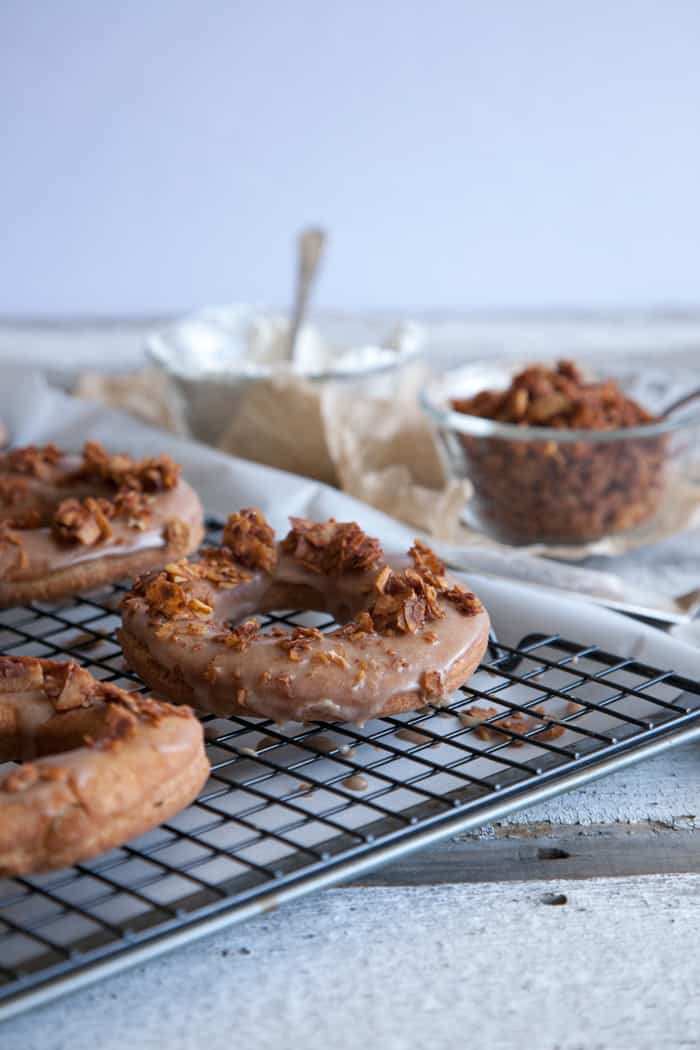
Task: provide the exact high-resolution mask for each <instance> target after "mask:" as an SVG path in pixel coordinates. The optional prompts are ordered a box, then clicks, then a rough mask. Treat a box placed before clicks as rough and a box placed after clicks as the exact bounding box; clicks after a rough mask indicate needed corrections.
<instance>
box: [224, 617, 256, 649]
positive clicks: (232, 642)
mask: <svg viewBox="0 0 700 1050" xmlns="http://www.w3.org/2000/svg"><path fill="white" fill-rule="evenodd" d="M259 631H260V624H259V623H258V622H257V620H246V621H245V623H239V624H238V626H237V627H234V628H232V629H231V630H230V631H229V633H228V634H227V635H225V636H224V638H223V641H224V645H227V646H228V647H229V649H236V650H237V651H239V652H244V651H245V650H246V649H247V648H248V646H249V645H250V643H251V642H252V641H253V639H254V638H255V637H256V636H257V635H258V633H259Z"/></svg>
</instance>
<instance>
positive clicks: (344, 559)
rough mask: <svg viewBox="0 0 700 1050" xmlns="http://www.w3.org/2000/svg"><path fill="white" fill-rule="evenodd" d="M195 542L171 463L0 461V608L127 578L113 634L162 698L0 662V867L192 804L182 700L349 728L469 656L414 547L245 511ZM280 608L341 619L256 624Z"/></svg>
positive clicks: (476, 618) (189, 496) (479, 642)
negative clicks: (319, 625) (279, 534)
mask: <svg viewBox="0 0 700 1050" xmlns="http://www.w3.org/2000/svg"><path fill="white" fill-rule="evenodd" d="M202 537H203V516H202V508H201V504H200V502H199V499H198V497H197V495H196V493H195V492H194V491H193V490H192V489H191V488H190V487H189V486H188V485H187V484H186V482H184V481H183V480H182V479H181V478H180V469H179V467H178V465H177V464H176V463H174V462H173V461H172V460H171V459H170V458H169V457H168V456H158V457H155V458H150V459H145V460H141V461H137V460H134V459H132V458H131V457H129V456H125V455H110V454H108V453H107V452H106V451H105V450H104V449H103V448H102V447H101V446H100V445H98V444H96V443H94V442H89V443H88V444H86V445H85V448H84V449H83V452H82V454H81V455H70V454H67V453H64V452H62V451H60V450H59V449H58V448H56V447H55V446H53V445H48V446H45V447H43V448H36V447H31V448H23V449H14V450H11V451H9V452H6V453H5V454H4V455H0V606H3V607H4V606H9V605H14V604H18V603H23V602H28V601H33V600H43V601H46V600H54V599H58V598H61V597H64V596H66V595H72V594H76V593H78V592H81V591H84V590H86V589H90V588H95V587H98V586H102V585H104V584H107V583H110V582H114V581H116V580H118V579H122V578H123V577H125V576H132V577H134V582H133V586H132V590H131V591H130V592H129V593H127V594H126V596H125V597H124V599H123V602H122V609H121V612H122V628H121V630H120V631H119V640H120V643H121V645H122V649H123V652H124V655H125V657H126V659H127V661H128V663H129V665H130V666H131V668H132V669H133V670H134V671H135V672H136V673H137V674H138V675H140V677H141V678H142V679H143V680H144V682H145V683H146V684H147V685H148V686H149V687H151V688H152V689H153V690H154V691H156V692H157V694H158V695H159V696H161V697H163V698H165V700H166V701H170V702H171V703H167V702H163V701H160V700H151V699H146V698H144V697H143V696H142V695H141V694H130V693H126V692H124V691H123V690H121V689H118V688H117V687H115V686H113V685H111V684H108V683H104V682H97V681H96V680H95V679H93V678H92V676H91V675H90V674H89V673H88V672H87V671H86V670H85V669H84V668H81V667H78V665H77V664H75V663H59V662H57V661H51V660H39V659H34V658H32V657H7V656H6V657H0V760H4V761H7V760H20V761H21V762H22V765H19V766H14V767H12V768H11V769H10V771H9V772H6V773H5V774H4V776H3V772H2V771H1V770H0V874H18V873H25V872H30V871H43V870H47V869H50V868H55V867H60V866H63V865H65V864H71V863H76V862H77V861H79V860H84V859H86V858H88V857H91V856H94V855H95V854H96V853H98V852H100V851H102V850H104V849H108V848H112V847H113V846H115V845H118V844H119V843H121V842H124V841H125V840H126V839H128V838H129V837H131V836H133V835H135V834H140V833H142V832H143V831H145V830H146V829H147V828H150V827H152V826H154V825H155V824H156V823H159V822H160V821H162V820H163V819H167V817H169V816H171V815H172V814H173V813H175V812H177V810H178V809H180V808H181V807H182V806H184V805H187V804H188V803H189V802H191V801H192V799H193V798H194V797H195V796H196V795H197V793H198V791H199V790H200V789H201V787H202V785H203V783H204V782H205V780H206V777H207V772H208V763H207V760H206V757H205V754H204V746H203V735H202V730H201V726H200V723H199V721H198V720H197V718H196V717H195V715H194V714H193V712H192V710H191V708H190V707H188V706H183V705H192V706H193V707H196V708H197V709H199V710H200V711H204V712H211V713H214V714H216V715H220V716H228V715H236V714H244V715H246V716H248V717H254V718H272V719H274V720H275V721H277V722H286V721H310V720H313V721H326V722H329V721H331V722H332V721H352V722H359V723H364V722H366V721H367V720H368V719H370V718H374V717H378V716H381V715H388V714H396V713H399V712H403V711H410V710H413V709H416V708H419V707H422V706H424V705H426V704H431V703H439V702H440V700H441V698H443V697H444V696H446V695H449V694H450V693H451V692H453V691H454V690H455V689H456V688H457V687H459V686H460V685H462V684H463V683H464V682H465V681H466V680H467V678H468V677H469V676H470V675H471V674H472V672H473V671H474V670H475V668H476V667H477V665H478V664H479V662H480V660H481V657H482V656H483V653H484V650H485V648H486V645H487V642H488V632H489V618H488V614H487V613H486V611H485V609H484V608H483V606H482V604H481V602H480V601H479V599H478V598H477V597H476V595H474V594H473V593H472V592H471V591H469V590H467V589H465V588H464V587H463V586H461V585H460V583H459V582H458V581H457V580H455V579H452V578H450V577H449V576H448V575H447V574H446V573H445V566H444V564H443V563H442V562H441V561H440V560H439V558H437V556H436V555H435V554H434V553H433V551H431V550H430V549H429V548H428V547H426V546H425V545H424V544H422V543H421V542H420V541H418V540H417V541H416V542H415V543H414V545H413V546H412V547H411V548H410V550H409V551H408V552H407V553H406V555H404V556H394V555H392V556H389V555H386V554H385V553H384V551H383V550H382V547H381V544H380V542H379V540H377V539H375V538H373V537H370V536H368V535H366V534H365V533H364V532H363V531H362V529H361V528H360V527H359V525H357V524H356V523H355V522H336V521H334V520H333V519H331V520H329V521H326V522H315V521H309V520H306V519H300V518H292V519H291V529H290V531H289V532H288V534H287V535H286V536H285V537H284V538H283V539H282V540H281V541H277V540H276V538H275V535H274V532H273V530H272V529H271V527H270V526H269V525H268V523H267V521H266V520H265V518H264V517H263V515H262V514H261V512H260V511H257V510H241V511H237V512H234V513H233V514H231V516H230V517H229V519H228V522H227V524H226V527H225V529H224V532H223V542H222V544H221V546H218V547H206V548H203V549H201V550H199V551H198V553H196V554H195V556H194V557H192V558H190V557H188V555H191V554H193V552H195V551H197V549H198V548H199V545H200V543H201V541H202ZM281 608H287V609H288V608H295V609H308V610H315V611H324V612H327V613H329V614H330V615H331V616H332V617H333V619H334V620H335V621H336V622H337V625H338V626H336V627H335V628H334V629H332V630H331V631H330V632H328V633H322V632H321V631H319V630H318V629H316V628H312V627H296V628H293V629H290V630H285V629H281V628H274V629H273V630H272V631H271V632H269V633H267V632H264V631H263V630H262V629H261V627H260V624H259V623H258V621H257V619H256V618H255V615H256V614H257V613H263V612H266V611H271V610H274V609H281ZM172 704H175V705H177V706H172ZM1 814H4V819H3V817H2V816H1Z"/></svg>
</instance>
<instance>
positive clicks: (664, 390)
mask: <svg viewBox="0 0 700 1050" xmlns="http://www.w3.org/2000/svg"><path fill="white" fill-rule="evenodd" d="M529 363H531V362H520V363H512V362H508V363H505V362H503V363H498V362H497V363H494V362H483V361H482V362H474V363H472V364H469V365H465V366H463V367H461V368H457V369H454V370H451V371H449V372H446V373H444V374H443V375H441V376H439V377H438V378H436V379H434V380H433V381H432V382H431V383H430V384H429V385H428V387H427V388H426V389H425V390H424V391H423V393H422V396H421V401H422V405H423V408H424V409H425V410H426V411H427V413H428V415H429V416H430V417H431V419H432V420H433V422H434V423H435V424H436V426H437V430H438V433H439V436H440V439H441V443H442V446H443V449H444V452H445V454H446V459H447V464H448V467H449V471H450V473H451V475H452V476H453V477H455V478H458V479H460V480H463V479H468V480H469V481H470V482H471V484H472V486H473V497H472V498H471V499H470V500H469V502H468V504H467V506H466V508H465V514H464V517H465V520H466V522H467V523H468V524H469V525H471V526H472V527H475V528H477V529H479V530H480V531H482V532H484V533H486V534H487V535H489V536H491V537H493V538H494V539H497V540H499V541H501V542H505V543H509V544H516V545H524V544H536V543H546V544H552V545H557V544H566V545H579V544H584V543H589V542H592V541H595V540H598V539H601V538H602V537H605V536H608V535H611V534H613V533H620V532H624V531H627V530H632V529H638V528H640V527H642V526H645V527H646V526H649V524H650V523H651V522H653V520H654V518H655V517H656V515H657V514H658V512H659V511H660V509H661V507H662V505H663V503H664V501H665V500H668V499H673V498H675V493H676V491H677V487H678V486H682V488H683V491H684V494H685V495H687V488H688V486H689V485H690V486H696V487H697V496H698V499H699V500H700V407H699V404H698V402H694V403H691V404H689V405H688V406H687V407H686V408H685V409H684V410H682V411H681V410H679V411H678V412H677V413H674V414H673V415H672V417H671V418H669V419H667V420H664V421H661V422H658V423H649V424H644V425H641V426H634V427H628V428H625V429H616V430H573V429H572V430H569V429H559V428H553V427H540V426H533V425H532V424H517V423H501V422H496V421H494V420H490V419H484V418H482V417H480V416H475V415H469V414H466V413H464V412H458V411H456V410H455V409H454V408H453V407H452V401H453V400H454V399H462V398H469V397H473V396H474V395H475V394H477V393H479V392H480V391H483V390H505V389H507V388H508V387H509V385H510V382H511V379H512V377H513V376H514V375H515V374H517V373H518V372H520V371H522V369H523V368H525V367H527V364H529ZM538 363H539V362H538ZM542 363H544V364H545V365H546V366H548V367H555V365H556V362H549V361H545V362H542ZM577 364H579V366H580V367H581V368H582V370H583V371H584V373H588V374H589V375H591V376H592V370H591V369H589V368H587V367H586V362H585V361H583V362H581V361H580V360H579V361H577ZM595 377H596V378H600V379H615V380H616V381H617V383H618V384H619V386H620V387H621V388H622V390H623V392H624V393H625V394H626V395H627V396H629V397H632V398H634V399H635V400H636V401H638V402H639V403H640V404H641V405H643V406H644V407H645V408H646V409H648V410H649V411H650V412H652V413H653V414H654V415H659V414H660V413H661V412H662V411H663V410H664V409H665V407H666V406H667V405H669V404H671V403H672V402H674V401H675V400H676V399H677V398H679V397H681V396H683V395H684V394H686V393H689V392H690V391H691V390H694V389H696V388H697V386H698V373H697V371H695V370H693V369H689V368H682V367H676V368H673V367H661V366H654V365H650V364H649V362H648V360H647V361H645V362H635V361H630V360H628V359H627V358H625V359H624V360H623V361H622V362H621V364H620V366H618V367H612V366H610V365H606V366H601V365H600V364H599V363H598V362H596V365H595Z"/></svg>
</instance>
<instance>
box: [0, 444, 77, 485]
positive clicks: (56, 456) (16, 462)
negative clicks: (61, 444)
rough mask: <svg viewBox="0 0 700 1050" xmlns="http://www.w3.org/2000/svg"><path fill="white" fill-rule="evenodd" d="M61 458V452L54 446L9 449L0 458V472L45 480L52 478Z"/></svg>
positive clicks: (29, 446)
mask: <svg viewBox="0 0 700 1050" xmlns="http://www.w3.org/2000/svg"><path fill="white" fill-rule="evenodd" d="M61 458H62V453H61V450H60V449H59V448H57V447H56V446H55V445H44V446H43V447H40V446H38V445H28V446H27V447H26V448H15V449H11V450H10V451H9V452H6V453H5V454H4V455H3V456H0V470H6V471H9V473H10V474H28V475H31V476H33V477H35V478H41V479H44V480H46V479H49V478H50V477H51V476H52V474H53V468H54V467H55V466H56V465H57V464H58V463H60V461H61Z"/></svg>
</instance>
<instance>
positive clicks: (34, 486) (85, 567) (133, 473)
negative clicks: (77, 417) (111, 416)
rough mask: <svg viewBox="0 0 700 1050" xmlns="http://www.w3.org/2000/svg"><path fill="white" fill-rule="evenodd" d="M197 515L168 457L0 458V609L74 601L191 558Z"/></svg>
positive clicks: (95, 448)
mask: <svg viewBox="0 0 700 1050" xmlns="http://www.w3.org/2000/svg"><path fill="white" fill-rule="evenodd" d="M202 535H203V527H202V508H201V505H200V502H199V499H198V497H197V495H196V494H195V492H194V491H193V490H192V489H191V488H190V487H189V485H187V483H186V482H184V481H182V480H181V479H180V467H179V466H178V464H177V463H175V462H174V461H173V460H172V459H170V457H169V456H158V457H155V458H152V459H144V460H140V461H139V460H134V459H132V458H131V457H130V456H126V455H110V454H108V453H107V452H106V451H105V450H104V449H103V448H102V446H101V445H99V444H97V442H94V441H90V442H88V443H87V444H86V445H85V447H84V449H83V452H82V455H70V454H67V453H64V452H62V451H61V450H60V449H58V448H56V446H55V445H46V446H44V447H41V448H38V447H35V446H31V447H28V448H17V449H12V450H10V451H9V452H6V453H4V454H0V607H4V606H8V605H16V604H21V603H22V602H26V601H34V600H46V599H52V598H57V597H60V596H62V595H65V594H75V593H76V592H78V591H84V590H87V589H89V588H93V587H99V586H102V585H103V584H105V583H110V582H112V581H114V580H117V579H119V578H120V577H122V576H127V575H132V574H136V573H139V572H144V571H145V570H146V569H150V568H154V567H156V566H159V565H164V564H165V563H166V562H168V561H170V560H172V559H173V558H181V557H183V556H184V555H186V554H189V553H190V552H191V551H193V550H195V549H196V548H197V546H198V545H199V543H200V542H201V539H202Z"/></svg>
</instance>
